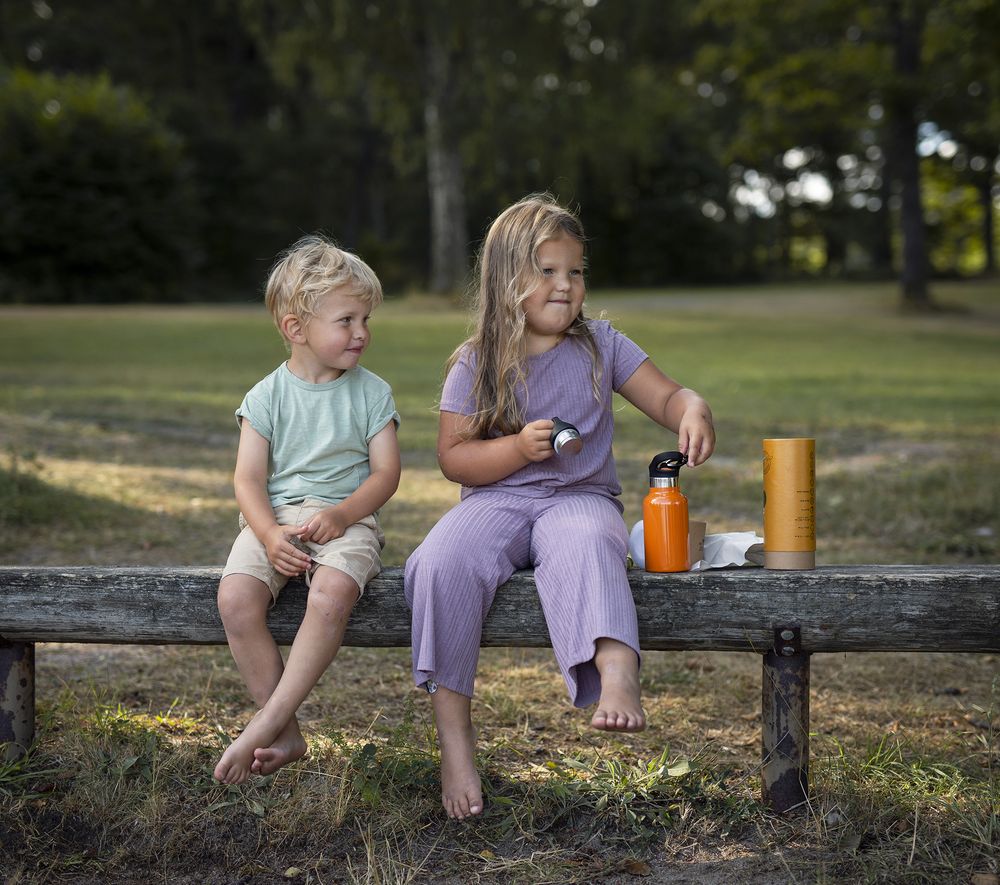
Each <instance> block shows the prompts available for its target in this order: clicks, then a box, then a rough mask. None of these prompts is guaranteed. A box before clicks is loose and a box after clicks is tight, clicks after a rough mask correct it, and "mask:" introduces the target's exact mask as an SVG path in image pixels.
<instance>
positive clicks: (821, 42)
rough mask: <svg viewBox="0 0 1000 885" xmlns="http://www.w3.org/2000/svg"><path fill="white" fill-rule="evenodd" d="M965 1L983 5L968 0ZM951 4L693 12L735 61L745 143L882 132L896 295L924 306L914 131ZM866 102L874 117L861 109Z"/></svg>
mask: <svg viewBox="0 0 1000 885" xmlns="http://www.w3.org/2000/svg"><path fill="white" fill-rule="evenodd" d="M968 3H969V4H970V5H972V6H977V7H978V6H981V4H978V2H977V0H968ZM950 5H951V4H947V3H945V2H943V0H887V2H886V3H884V4H865V3H861V2H860V0H817V2H805V0H780V2H779V0H739V2H737V0H703V2H702V5H701V14H702V15H703V16H705V17H706V18H707V19H709V20H711V21H713V22H715V23H716V24H717V25H718V26H719V27H720V28H722V29H723V33H724V34H725V37H724V38H723V39H721V40H719V41H717V42H716V43H715V44H714V45H713V46H712V47H711V48H710V49H709V50H707V51H709V52H711V53H713V54H714V55H713V56H711V57H714V58H716V59H726V60H727V61H728V62H729V63H731V64H733V65H735V66H736V68H737V69H738V71H739V76H740V78H741V80H744V81H745V86H744V90H743V100H742V102H741V106H740V111H741V122H740V128H741V131H742V133H743V138H742V142H743V143H744V144H745V145H746V146H750V147H754V148H757V149H760V148H762V147H764V148H766V147H770V149H771V150H772V151H773V150H777V149H782V148H781V146H782V145H783V149H784V150H787V149H789V148H793V147H797V148H809V149H810V150H811V151H812V152H813V153H814V154H817V155H820V156H823V155H826V154H827V153H828V152H829V150H830V147H831V145H836V147H835V149H836V150H847V148H846V147H845V145H847V144H848V143H850V142H851V140H852V139H853V142H854V144H855V145H857V144H858V143H859V141H862V142H863V138H862V136H864V135H865V133H866V132H869V133H872V134H873V135H874V136H875V138H876V139H877V140H878V141H881V151H882V154H883V155H884V157H885V165H884V167H883V169H882V170H881V174H882V175H883V176H889V177H891V179H892V180H893V181H894V182H895V183H896V189H897V190H898V194H899V198H900V210H899V218H900V229H901V232H902V241H903V245H902V254H901V259H900V281H901V294H902V303H903V305H904V306H907V307H912V308H916V309H927V308H929V307H932V306H933V302H932V300H931V298H930V295H929V292H928V283H927V277H928V258H927V244H926V235H925V230H924V217H923V209H922V205H921V191H920V163H919V159H918V156H917V141H918V125H919V124H920V123H921V122H922V121H924V120H926V119H927V115H928V113H930V111H931V109H932V108H933V107H934V106H935V100H936V96H937V95H938V94H939V93H938V91H937V90H938V87H939V84H938V82H937V81H936V77H935V74H934V72H933V71H930V70H929V69H928V67H927V64H926V59H925V58H924V56H925V54H926V51H927V46H928V45H931V44H933V42H934V39H935V33H936V31H937V30H938V29H939V28H940V27H941V26H942V22H945V21H947V19H948V15H949V14H950ZM993 45H995V44H993ZM981 58H983V59H985V58H986V56H985V55H983V56H981ZM866 112H867V113H868V114H869V116H871V117H872V119H869V120H867V121H866V120H863V119H862V117H863V114H864V113H866ZM876 143H877V142H876ZM828 168H829V167H828ZM883 202H884V201H883Z"/></svg>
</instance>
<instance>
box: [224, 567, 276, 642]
mask: <svg viewBox="0 0 1000 885" xmlns="http://www.w3.org/2000/svg"><path fill="white" fill-rule="evenodd" d="M234 578H236V579H235V580H234ZM251 581H252V582H253V583H251ZM257 585H259V586H257ZM217 601H218V605H219V615H220V617H221V618H222V623H223V624H224V625H225V627H226V629H227V630H228V631H233V630H236V631H239V630H241V629H246V628H248V627H255V626H257V625H258V624H260V623H263V622H264V621H266V619H267V609H268V606H269V605H270V602H271V592H270V590H268V589H267V587H266V585H265V584H264V583H263V582H261V581H257V580H256V579H255V578H250V579H249V580H247V581H240V580H239V579H238V577H237V576H231V577H228V578H224V579H223V580H222V582H221V583H220V584H219V593H218V597H217Z"/></svg>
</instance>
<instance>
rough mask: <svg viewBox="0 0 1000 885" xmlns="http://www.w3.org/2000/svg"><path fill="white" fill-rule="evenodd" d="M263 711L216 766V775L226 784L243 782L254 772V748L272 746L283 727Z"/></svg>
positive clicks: (252, 720) (258, 712)
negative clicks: (275, 723)
mask: <svg viewBox="0 0 1000 885" xmlns="http://www.w3.org/2000/svg"><path fill="white" fill-rule="evenodd" d="M262 712H263V711H261V710H258V711H257V714H256V715H255V716H254V717H253V719H251V720H250V723H249V724H248V725H247V727H246V728H245V729H243V734H241V735H240V736H239V737H238V738H236V740H235V741H233V742H232V743H231V744H230V745H229V746H228V747H227V748H226V751H225V752H224V753H223V754H222V758H221V759H220V760H219V764H218V765H216V766H215V772H214V776H215V779H216V780H217V781H221V782H222V783H224V784H242V783H245V782H246V781H247V779H248V778H249V777H250V775H251V774H252V773H253V763H254V750H258V749H261V748H265V747H270V746H271V744H272V743H273V742H274V740H275V738H277V737H278V735H279V733H280V732H281V731H283V729H280V728H275V727H274V726H273V725H272V724H271V723H270V722H269V721H267V719H266V718H265V716H263V715H261V714H262Z"/></svg>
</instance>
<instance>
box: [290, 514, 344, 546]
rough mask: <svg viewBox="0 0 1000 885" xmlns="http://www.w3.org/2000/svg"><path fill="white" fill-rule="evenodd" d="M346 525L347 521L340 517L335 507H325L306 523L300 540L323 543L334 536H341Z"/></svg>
mask: <svg viewBox="0 0 1000 885" xmlns="http://www.w3.org/2000/svg"><path fill="white" fill-rule="evenodd" d="M348 525H349V523H348V522H347V521H346V520H345V519H344V518H343V517H341V515H340V514H339V513H338V512H337V508H336V507H327V508H326V509H325V510H320V512H319V513H317V514H316V515H315V516H314V517H313V518H312V519H310V520H309V522H307V523H306V526H305V529H306V530H305V531H304V532H303V533H302V540H303V541H312V542H313V543H315V544H325V543H326V542H327V541H332V540H333V539H334V538H340V537H342V536H343V534H344V532H346V531H347V527H348Z"/></svg>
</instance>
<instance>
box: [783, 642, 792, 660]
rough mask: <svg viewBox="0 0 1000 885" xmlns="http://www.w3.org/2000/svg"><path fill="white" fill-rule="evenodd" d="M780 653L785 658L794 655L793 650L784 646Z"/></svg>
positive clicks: (788, 646) (789, 646)
mask: <svg viewBox="0 0 1000 885" xmlns="http://www.w3.org/2000/svg"><path fill="white" fill-rule="evenodd" d="M781 653H782V654H783V655H784V656H785V657H786V658H787V657H790V656H791V655H793V654H795V648H794V646H791V645H786V646H784V647H783V648H782V649H781Z"/></svg>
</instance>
